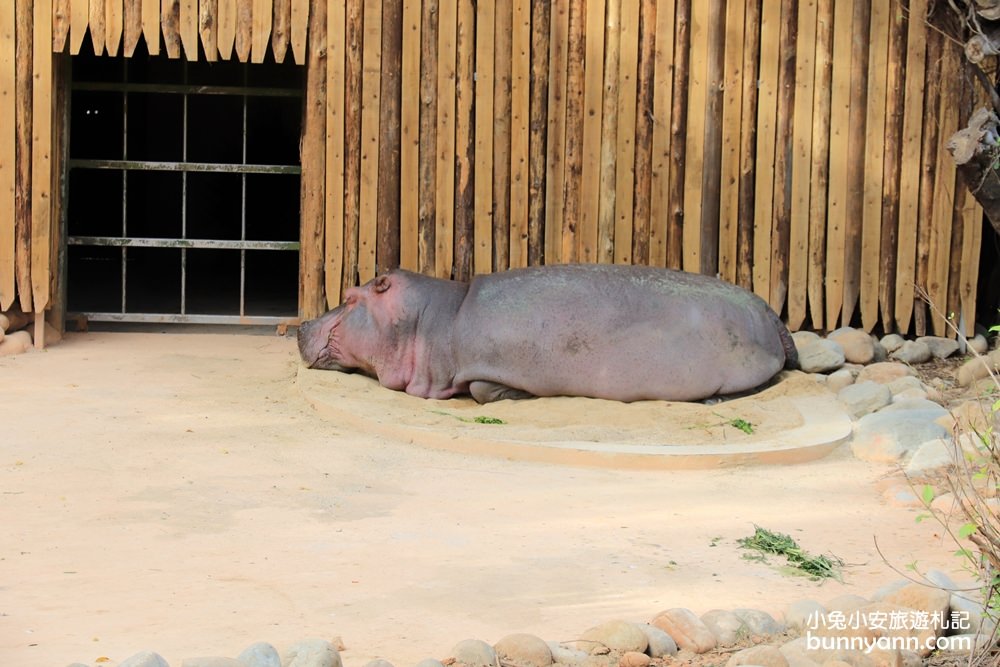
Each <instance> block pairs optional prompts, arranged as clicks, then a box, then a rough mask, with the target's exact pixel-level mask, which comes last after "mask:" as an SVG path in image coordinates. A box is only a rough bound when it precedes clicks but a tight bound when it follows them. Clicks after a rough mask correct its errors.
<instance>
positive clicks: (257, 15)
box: [250, 0, 274, 63]
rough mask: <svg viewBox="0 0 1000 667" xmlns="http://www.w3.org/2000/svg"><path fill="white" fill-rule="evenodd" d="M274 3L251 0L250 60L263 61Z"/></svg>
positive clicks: (268, 0) (268, 39)
mask: <svg viewBox="0 0 1000 667" xmlns="http://www.w3.org/2000/svg"><path fill="white" fill-rule="evenodd" d="M273 11H274V5H273V4H272V1H271V0H253V28H252V34H251V36H250V61H251V62H254V63H262V62H264V54H265V53H267V43H268V42H269V41H270V39H271V21H272V20H273Z"/></svg>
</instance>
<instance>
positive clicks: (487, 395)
mask: <svg viewBox="0 0 1000 667" xmlns="http://www.w3.org/2000/svg"><path fill="white" fill-rule="evenodd" d="M469 393H470V394H472V398H474V399H476V403H492V402H493V401H503V400H505V399H510V400H520V399H523V398H534V397H535V395H534V394H529V393H528V392H526V391H524V390H522V389H515V388H514V387H508V386H507V385H505V384H500V383H498V382H490V381H488V380H474V381H473V382H470V383H469Z"/></svg>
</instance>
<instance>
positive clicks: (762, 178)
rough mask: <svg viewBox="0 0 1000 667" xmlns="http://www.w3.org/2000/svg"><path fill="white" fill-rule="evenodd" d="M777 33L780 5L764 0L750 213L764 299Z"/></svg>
mask: <svg viewBox="0 0 1000 667" xmlns="http://www.w3.org/2000/svg"><path fill="white" fill-rule="evenodd" d="M844 1H850V0H844ZM780 34H781V9H780V4H779V3H774V2H765V3H764V4H763V8H762V11H761V18H760V76H759V78H760V85H759V87H758V92H757V95H758V99H757V166H756V181H755V183H756V192H755V194H754V214H753V218H754V222H753V291H754V292H755V293H756V294H757V295H758V296H760V297H761V298H762V299H764V300H765V301H767V300H768V299H769V298H770V295H771V272H770V266H771V224H772V223H771V216H772V215H773V212H774V156H775V153H774V152H775V135H776V131H777V129H776V120H777V111H778V66H779V64H780V56H781V54H780V53H779V51H778V49H779V40H780Z"/></svg>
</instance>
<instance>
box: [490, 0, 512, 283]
mask: <svg viewBox="0 0 1000 667" xmlns="http://www.w3.org/2000/svg"><path fill="white" fill-rule="evenodd" d="M513 21H514V14H513V10H512V8H511V5H510V3H499V4H497V7H496V24H495V26H494V43H493V49H494V51H493V53H494V55H493V62H494V68H495V70H494V74H495V78H494V79H493V108H494V111H493V113H494V116H493V117H494V121H493V270H494V271H503V270H504V269H507V268H508V267H509V266H510V199H511V196H510V193H511V190H510V160H511V123H510V116H511V87H510V85H511V67H512V65H513V62H512V60H511V53H512V51H511V49H512V48H513V44H512V41H511V39H512V36H511V31H512V30H513Z"/></svg>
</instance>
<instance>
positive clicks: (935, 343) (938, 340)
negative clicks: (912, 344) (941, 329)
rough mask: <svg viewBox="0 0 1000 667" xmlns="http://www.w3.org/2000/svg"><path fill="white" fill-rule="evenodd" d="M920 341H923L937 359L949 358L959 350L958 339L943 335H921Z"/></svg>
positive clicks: (918, 339) (918, 340)
mask: <svg viewBox="0 0 1000 667" xmlns="http://www.w3.org/2000/svg"><path fill="white" fill-rule="evenodd" d="M917 342H918V343H923V344H924V345H926V346H927V348H928V349H929V350H930V351H931V355H932V356H933V357H934V358H935V359H947V358H948V357H950V356H951V355H953V354H955V353H956V352H958V341H957V340H952V339H951V338H942V337H941V336H920V337H919V338H917Z"/></svg>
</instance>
